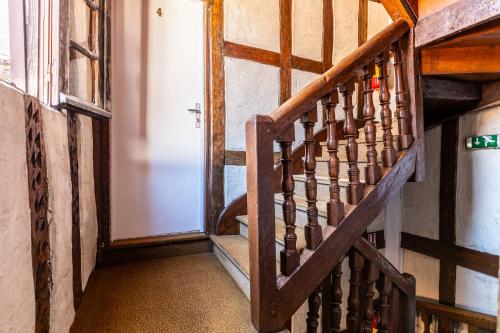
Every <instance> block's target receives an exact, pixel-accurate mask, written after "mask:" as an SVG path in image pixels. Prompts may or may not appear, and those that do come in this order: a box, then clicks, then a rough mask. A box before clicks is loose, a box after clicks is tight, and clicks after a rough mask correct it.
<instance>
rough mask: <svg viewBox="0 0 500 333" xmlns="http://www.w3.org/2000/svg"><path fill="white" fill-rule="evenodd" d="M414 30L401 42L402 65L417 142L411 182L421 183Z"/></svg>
mask: <svg viewBox="0 0 500 333" xmlns="http://www.w3.org/2000/svg"><path fill="white" fill-rule="evenodd" d="M414 30H415V29H411V30H410V32H409V33H408V37H407V38H406V39H405V40H403V41H404V42H405V43H404V44H403V42H402V43H401V44H403V47H402V50H403V56H404V57H403V59H404V60H403V65H404V68H405V71H406V75H405V79H406V87H408V89H407V91H408V92H413V93H409V94H408V95H407V98H408V107H409V111H410V114H411V133H412V135H413V140H414V141H416V142H417V144H418V146H417V162H416V165H415V174H414V175H413V177H412V178H411V181H414V182H422V181H424V179H425V147H424V142H425V140H424V97H423V87H422V78H421V75H420V54H419V51H418V50H417V49H416V48H415V47H414V45H415V32H414Z"/></svg>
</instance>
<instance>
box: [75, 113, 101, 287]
mask: <svg viewBox="0 0 500 333" xmlns="http://www.w3.org/2000/svg"><path fill="white" fill-rule="evenodd" d="M78 119H79V121H78V155H79V158H78V181H79V187H80V239H81V249H82V286H83V288H85V286H86V285H87V281H88V279H89V277H90V274H91V273H92V270H93V269H94V266H95V260H96V251H97V248H96V244H97V212H96V202H95V187H94V162H93V161H94V156H93V146H92V144H93V143H92V119H91V118H89V117H82V116H80V117H79V118H78Z"/></svg>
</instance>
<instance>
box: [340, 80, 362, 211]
mask: <svg viewBox="0 0 500 333" xmlns="http://www.w3.org/2000/svg"><path fill="white" fill-rule="evenodd" d="M339 91H340V92H341V93H342V97H343V101H344V111H345V123H344V133H345V136H346V139H347V143H346V151H347V163H348V164H349V170H348V171H347V173H348V176H349V185H347V189H346V191H347V203H349V204H351V205H357V204H358V203H359V202H360V201H361V199H363V190H364V184H362V183H360V181H359V168H358V143H357V142H356V134H357V132H358V128H357V126H356V123H355V122H354V115H353V106H352V93H353V91H354V81H352V80H351V81H349V82H347V83H346V84H343V85H341V86H340V87H339Z"/></svg>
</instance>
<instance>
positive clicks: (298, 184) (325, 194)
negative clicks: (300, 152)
mask: <svg viewBox="0 0 500 333" xmlns="http://www.w3.org/2000/svg"><path fill="white" fill-rule="evenodd" d="M293 178H294V179H295V195H297V196H299V197H303V198H305V197H306V186H305V181H306V175H294V176H293ZM316 181H317V182H318V190H317V197H318V200H321V201H325V202H327V201H329V200H330V178H329V177H325V176H316ZM348 183H349V180H348V179H347V178H340V179H339V185H340V187H341V189H340V199H341V200H342V201H345V199H346V194H345V190H344V188H345V187H347V184H348Z"/></svg>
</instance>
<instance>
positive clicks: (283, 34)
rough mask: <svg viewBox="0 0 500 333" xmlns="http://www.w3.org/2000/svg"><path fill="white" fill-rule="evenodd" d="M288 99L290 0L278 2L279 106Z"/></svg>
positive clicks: (289, 77)
mask: <svg viewBox="0 0 500 333" xmlns="http://www.w3.org/2000/svg"><path fill="white" fill-rule="evenodd" d="M322 67H323V66H322ZM290 97H292V0H280V94H279V102H280V104H283V103H285V102H286V101H287V100H288V99H289V98H290Z"/></svg>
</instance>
